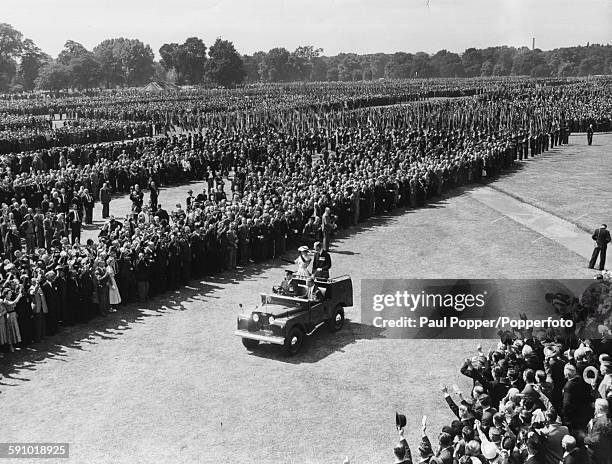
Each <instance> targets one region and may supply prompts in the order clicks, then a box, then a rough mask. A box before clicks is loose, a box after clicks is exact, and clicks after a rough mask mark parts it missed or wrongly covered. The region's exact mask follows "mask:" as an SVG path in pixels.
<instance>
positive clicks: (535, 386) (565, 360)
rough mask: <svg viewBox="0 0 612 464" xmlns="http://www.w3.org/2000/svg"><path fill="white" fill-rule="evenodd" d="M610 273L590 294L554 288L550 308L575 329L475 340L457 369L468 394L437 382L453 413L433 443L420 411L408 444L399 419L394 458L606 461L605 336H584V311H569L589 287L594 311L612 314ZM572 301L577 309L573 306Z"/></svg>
mask: <svg viewBox="0 0 612 464" xmlns="http://www.w3.org/2000/svg"><path fill="white" fill-rule="evenodd" d="M609 279H610V276H609V275H608V277H607V279H606V280H601V281H599V283H598V284H596V285H595V286H594V288H592V289H591V290H590V293H591V295H583V297H582V298H580V299H577V298H571V297H567V296H563V295H559V294H557V295H554V296H553V298H551V301H550V302H551V303H553V304H554V306H555V310H556V311H557V312H559V313H560V315H561V317H563V318H566V319H568V318H569V319H572V320H573V321H574V323H575V324H576V325H575V327H576V328H575V329H574V328H571V329H567V330H565V329H563V330H564V331H563V332H558V333H555V332H554V331H553V332H548V333H546V334H544V333H539V334H535V335H534V333H533V331H531V330H526V331H521V332H515V333H513V334H511V333H505V334H503V336H502V337H501V340H500V341H499V343H498V344H497V347H496V348H495V349H492V350H490V351H489V352H488V353H485V352H483V350H482V348H481V346H480V345H479V346H478V348H477V352H476V354H475V356H474V357H472V358H469V359H466V360H465V362H464V363H463V365H462V366H461V369H460V371H461V373H462V374H463V375H465V376H467V377H469V378H470V379H471V380H472V381H473V387H472V389H471V391H470V392H469V394H468V395H465V394H464V393H462V392H461V390H460V389H459V388H458V387H457V386H456V385H455V386H454V389H455V393H456V395H457V399H456V400H455V399H454V398H453V397H452V395H451V392H450V391H449V389H448V387H446V386H443V388H442V393H443V395H444V398H445V401H446V402H447V404H448V406H449V408H450V411H451V412H452V415H453V416H454V419H453V420H452V421H450V420H449V423H448V425H446V426H444V427H443V428H442V430H441V431H440V433H439V434H438V435H437V437H436V440H435V441H434V442H433V443H432V442H431V441H430V439H429V438H428V435H427V426H426V421H425V419H424V420H423V423H422V439H421V441H420V443H419V445H418V448H413V449H412V450H411V449H410V446H409V444H408V441H407V440H406V439H405V437H404V431H403V427H400V442H399V444H398V445H396V446H395V448H394V450H393V451H394V454H395V457H396V462H398V463H400V462H401V463H410V464H412V463H429V464H440V463H442V464H463V463H470V464H472V463H473V464H492V463H495V464H560V463H562V464H610V463H612V419H611V415H610V412H611V411H612V409H611V407H612V356H611V355H610V350H611V346H610V345H611V344H610V339H609V338H607V339H606V338H605V337H604V338H603V339H601V338H599V337H596V338H594V339H587V338H583V337H582V336H581V331H582V330H583V328H584V322H585V321H584V317H578V318H577V317H575V315H576V314H584V309H585V306H590V303H593V301H591V302H589V301H588V300H589V299H591V300H592V298H591V297H592V293H593V292H595V293H596V294H597V295H596V296H597V298H595V300H594V308H593V310H594V311H595V313H597V316H598V317H599V315H600V313H601V311H602V308H603V309H605V310H606V311H607V312H608V313H609V317H612V309H610V306H609V301H610V299H611V298H612V282H611V281H610V280H609ZM585 296H586V298H585ZM560 307H562V308H563V309H560ZM571 307H573V308H574V309H575V308H576V307H578V308H579V311H577V312H573V313H572V311H569V309H570V308H571ZM551 311H552V307H551ZM607 329H608V331H609V329H610V327H609V326H608V327H607ZM600 332H601V331H600ZM595 335H597V331H596V332H595ZM401 425H403V424H400V426H401Z"/></svg>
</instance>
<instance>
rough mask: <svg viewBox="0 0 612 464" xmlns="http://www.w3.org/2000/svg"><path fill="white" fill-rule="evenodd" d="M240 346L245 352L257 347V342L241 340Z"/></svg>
mask: <svg viewBox="0 0 612 464" xmlns="http://www.w3.org/2000/svg"><path fill="white" fill-rule="evenodd" d="M242 344H243V345H244V347H245V348H246V349H247V350H251V351H252V350H254V349H255V348H257V346H258V345H259V340H252V339H250V338H243V339H242Z"/></svg>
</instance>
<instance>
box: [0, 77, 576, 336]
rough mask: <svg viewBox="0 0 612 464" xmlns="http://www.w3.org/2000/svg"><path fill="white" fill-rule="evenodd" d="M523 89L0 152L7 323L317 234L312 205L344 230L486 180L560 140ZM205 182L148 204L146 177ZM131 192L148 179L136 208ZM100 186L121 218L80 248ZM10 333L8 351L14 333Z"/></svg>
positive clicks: (535, 96)
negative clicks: (120, 208)
mask: <svg viewBox="0 0 612 464" xmlns="http://www.w3.org/2000/svg"><path fill="white" fill-rule="evenodd" d="M513 85H514V84H513ZM551 88H553V87H551ZM529 89H530V88H528V89H527V90H528V93H527V95H526V96H523V97H521V96H519V95H517V98H515V99H513V100H510V99H509V98H508V96H507V95H506V94H504V93H499V92H498V93H497V94H496V95H497V96H496V97H492V96H491V95H485V94H484V93H482V92H481V93H479V94H478V95H476V96H473V97H467V99H464V100H462V101H461V102H459V103H457V102H454V101H450V100H436V101H432V102H414V103H412V104H410V105H408V106H404V107H387V108H362V109H357V110H348V111H339V112H328V113H325V114H321V115H320V116H319V115H317V114H316V113H313V110H312V109H310V110H306V111H303V112H302V113H301V114H294V113H295V112H291V113H282V112H279V113H274V114H269V116H268V119H266V120H261V119H257V118H253V119H251V118H250V117H248V118H246V119H245V118H244V117H241V118H235V119H234V120H233V121H232V123H231V128H230V127H229V126H228V119H227V118H228V116H227V115H223V116H221V115H218V116H215V117H218V118H221V119H212V120H210V121H209V124H207V127H206V128H205V130H203V131H200V130H197V131H187V132H186V133H183V134H182V135H176V134H175V135H172V136H169V137H157V138H142V139H134V138H132V139H131V140H123V141H120V142H110V143H81V144H73V145H71V146H67V147H53V148H47V149H40V150H32V151H29V152H21V153H11V154H6V155H3V156H2V158H1V159H0V202H1V203H2V206H1V208H2V219H0V233H1V235H2V240H1V246H0V252H2V253H3V255H4V258H5V262H4V266H3V269H1V270H0V274H2V276H3V280H2V282H3V287H5V288H6V289H9V290H10V291H11V293H7V295H8V296H9V297H10V298H13V297H16V295H17V293H21V294H22V296H21V298H20V300H19V301H18V302H16V303H15V314H18V316H19V317H14V316H7V320H8V319H10V318H13V322H15V321H16V323H13V326H15V327H17V328H19V334H21V335H20V338H21V339H22V343H28V342H30V341H31V340H39V339H40V338H41V337H42V336H44V334H45V333H46V332H47V333H53V332H54V331H55V330H56V329H57V327H58V324H59V323H61V324H72V323H75V322H78V321H84V320H86V319H88V318H91V317H93V316H95V315H97V314H106V313H107V312H108V311H109V309H112V308H111V304H112V306H113V307H114V306H116V305H117V304H119V301H118V300H121V303H126V302H130V301H133V300H134V299H135V298H136V297H139V298H140V299H141V300H145V299H147V298H148V297H150V296H151V295H152V294H156V293H159V292H163V291H164V290H165V289H169V288H176V287H177V286H178V285H180V284H182V283H186V282H187V281H188V280H189V278H190V277H191V276H192V275H195V276H203V275H211V274H214V273H216V272H219V271H221V270H224V269H233V268H234V267H235V266H236V265H239V264H240V265H246V264H248V263H249V262H251V261H255V262H258V261H262V260H265V259H268V258H275V257H279V256H281V255H282V254H283V253H284V252H285V250H286V249H287V248H288V247H292V246H296V245H302V244H307V245H312V243H314V242H315V241H321V240H322V239H329V237H325V236H324V232H325V230H324V229H325V227H324V226H323V224H322V217H323V214H324V213H325V211H328V215H331V217H333V218H334V221H333V224H332V229H333V230H339V229H348V228H350V227H352V226H355V225H356V224H358V223H359V222H361V221H364V220H367V219H368V218H369V217H371V216H374V215H379V214H383V213H386V212H390V211H393V210H394V209H396V208H402V207H418V206H422V205H424V204H426V203H427V202H428V201H431V200H432V199H435V198H437V197H439V196H440V195H442V194H444V193H445V192H448V191H449V190H451V189H453V188H455V187H458V186H461V185H465V184H468V183H473V182H480V181H482V180H483V179H485V178H492V177H494V176H496V175H498V174H499V173H500V172H502V171H503V170H504V169H506V168H508V167H509V166H510V165H511V164H512V163H513V162H514V161H515V160H522V159H526V158H528V157H533V156H536V155H538V154H539V153H541V152H543V151H546V150H548V149H549V148H550V147H552V146H556V145H559V144H564V143H567V141H568V135H569V131H568V129H567V122H566V121H564V120H563V119H562V111H563V108H562V107H561V106H560V105H559V104H558V103H556V102H555V101H552V100H550V101H549V100H546V98H542V94H544V95H546V91H545V90H542V89H539V88H534V89H531V90H529ZM530 92H531V93H530ZM534 92H535V93H534ZM298 113H299V112H298ZM223 118H225V119H223ZM238 121H242V122H238ZM271 122H272V123H271ZM92 124H93V121H92ZM125 138H126V139H128V138H129V137H125ZM230 172H233V173H234V175H233V177H232V181H231V184H232V185H231V192H232V193H231V194H230V195H229V197H228V194H227V193H226V189H225V188H224V183H225V182H226V181H225V180H224V179H227V178H228V174H229V173H230ZM202 179H204V180H207V183H206V185H207V188H206V189H205V191H203V192H196V194H195V195H190V197H189V198H188V199H187V200H186V202H185V204H184V205H180V206H178V207H176V208H174V207H173V205H167V206H169V208H170V210H169V211H166V210H165V209H163V208H161V207H160V206H159V197H158V187H157V186H160V185H162V186H167V185H170V184H172V183H175V182H183V181H188V180H202ZM136 184H138V185H139V187H135V185H136ZM140 187H142V188H149V198H148V201H145V199H144V195H143V192H142V190H141V188H140ZM111 193H130V197H131V198H132V201H133V204H134V208H133V211H132V213H133V214H132V215H131V216H130V217H129V218H126V219H123V218H121V219H120V220H117V219H114V218H111V219H110V220H109V221H108V223H107V224H106V225H105V226H104V228H103V229H102V231H101V234H100V241H99V243H88V244H82V243H81V241H80V235H81V232H80V231H81V227H82V224H83V223H90V222H91V216H92V214H91V211H92V209H93V204H94V202H95V201H98V200H101V201H102V202H105V204H106V208H108V201H109V198H110V194H111ZM327 227H329V224H328V225H327ZM333 230H332V231H333ZM327 233H328V234H329V233H330V231H327ZM37 284H38V285H39V286H40V289H41V290H40V291H39V292H38V293H32V292H31V290H32V288H36V285H37ZM19 289H21V290H19ZM45 289H46V290H45ZM45 292H46V293H45ZM36 295H38V296H36ZM106 296H109V298H108V299H107V298H106ZM110 296H113V298H110ZM36 298H38V300H36ZM107 300H108V301H107ZM10 301H13V300H10ZM111 301H112V303H110V302H111ZM11 314H13V312H11ZM43 323H44V324H43ZM45 326H46V327H45ZM12 333H14V334H17V331H16V330H13V332H12ZM8 340H9V341H8V342H7V343H10V345H11V346H12V345H14V344H15V342H16V337H13V338H12V339H8Z"/></svg>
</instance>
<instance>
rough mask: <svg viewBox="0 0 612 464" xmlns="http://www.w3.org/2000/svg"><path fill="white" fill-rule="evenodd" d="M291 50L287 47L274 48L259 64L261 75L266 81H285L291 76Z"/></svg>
mask: <svg viewBox="0 0 612 464" xmlns="http://www.w3.org/2000/svg"><path fill="white" fill-rule="evenodd" d="M289 55H290V53H289V51H288V50H287V49H285V48H273V49H272V50H270V51H269V52H268V53H267V54H266V56H265V57H264V59H263V60H262V62H261V64H260V65H259V75H260V77H261V80H262V81H264V82H285V81H287V80H289V78H290V76H291V67H290V66H289Z"/></svg>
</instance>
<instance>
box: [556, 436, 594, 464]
mask: <svg viewBox="0 0 612 464" xmlns="http://www.w3.org/2000/svg"><path fill="white" fill-rule="evenodd" d="M561 446H563V464H583V463H585V462H588V459H587V457H586V453H585V451H584V449H583V448H579V447H578V446H577V444H576V439H575V438H574V437H572V436H571V435H566V436H564V437H563V440H562V441H561Z"/></svg>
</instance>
